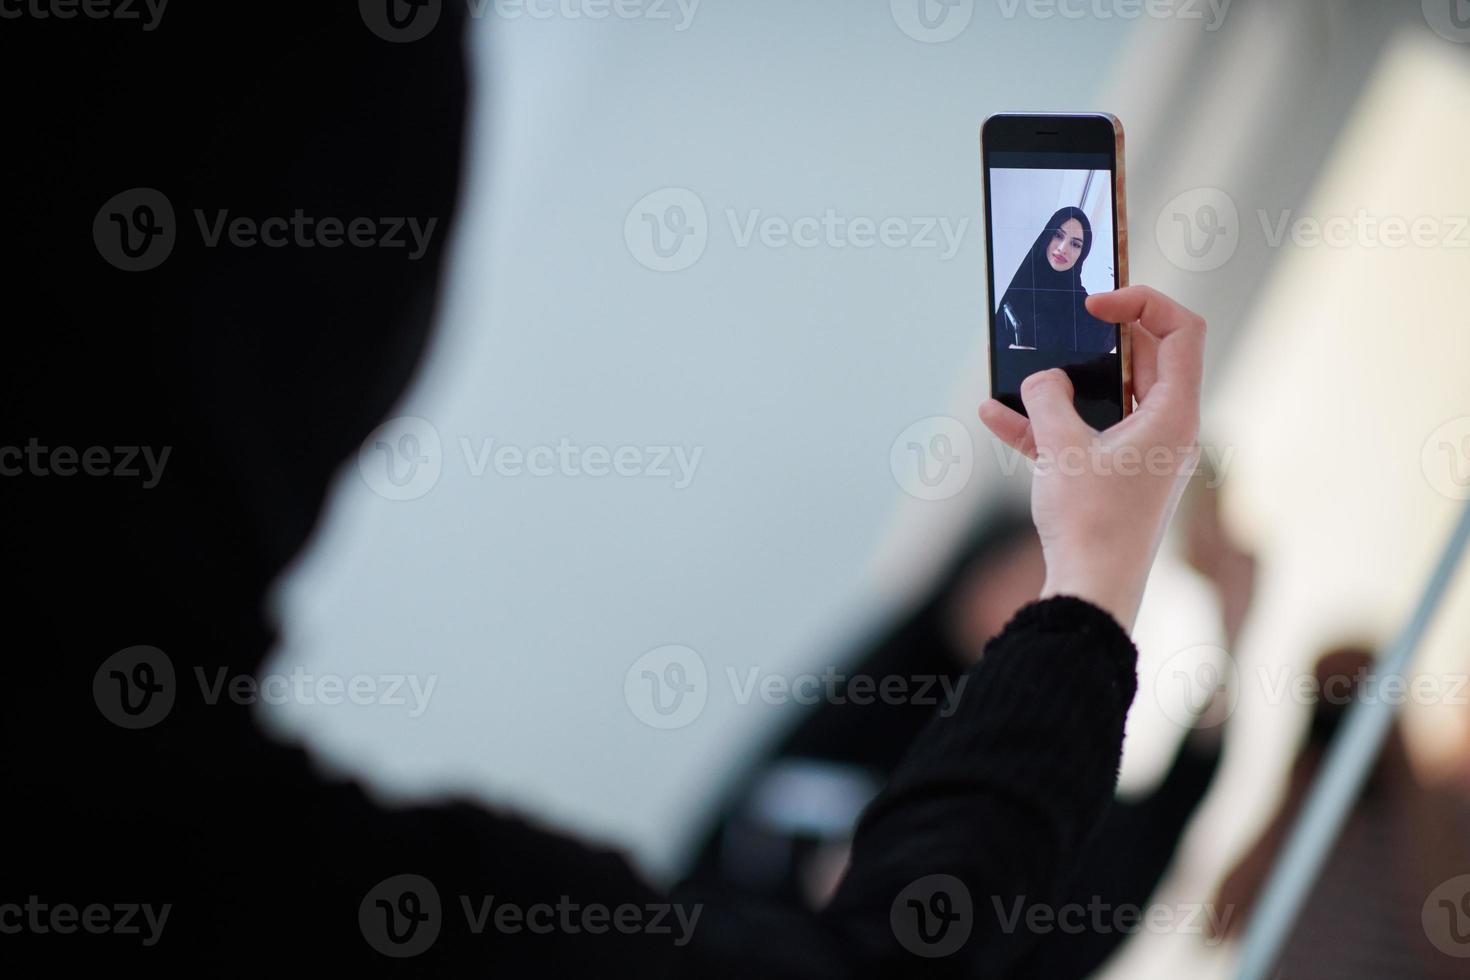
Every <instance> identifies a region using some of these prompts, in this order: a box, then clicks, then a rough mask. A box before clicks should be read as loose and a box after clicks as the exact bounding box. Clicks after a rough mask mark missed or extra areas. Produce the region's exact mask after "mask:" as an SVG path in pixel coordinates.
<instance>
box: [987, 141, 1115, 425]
mask: <svg viewBox="0 0 1470 980" xmlns="http://www.w3.org/2000/svg"><path fill="white" fill-rule="evenodd" d="M1001 119H1005V120H1006V125H1004V126H996V122H997V120H1001ZM1028 119H1029V120H1031V122H1030V123H1029V124H1027V123H1026V120H1028ZM1037 120H1041V122H1040V123H1038V122H1036V121H1037ZM1115 145H1116V144H1115V142H1114V134H1113V129H1112V126H1111V123H1110V121H1108V120H1107V119H1106V117H1060V118H1048V117H1009V118H1007V117H994V118H992V120H991V121H990V122H988V123H987V124H986V133H985V140H984V179H985V211H986V214H985V226H986V241H987V256H988V258H987V263H988V275H989V284H990V289H989V296H990V310H989V314H990V330H991V337H990V351H991V356H990V373H991V391H992V393H993V395H994V397H995V398H996V399H998V400H999V401H1001V402H1002V403H1004V404H1007V405H1009V406H1011V407H1012V408H1015V409H1016V410H1017V411H1024V408H1023V407H1022V405H1021V399H1020V390H1021V382H1022V381H1024V380H1025V379H1026V377H1027V376H1028V375H1031V374H1034V373H1036V372H1037V371H1042V370H1045V369H1047V368H1054V367H1060V368H1063V369H1064V370H1066V372H1067V374H1068V376H1069V377H1070V378H1071V381H1072V386H1073V388H1074V390H1075V392H1076V405H1077V411H1078V414H1080V415H1081V416H1082V418H1083V419H1084V420H1086V421H1087V422H1088V423H1089V424H1090V425H1092V426H1093V427H1094V428H1098V429H1103V428H1106V427H1108V426H1110V425H1112V424H1114V423H1116V422H1118V421H1119V420H1120V419H1122V417H1123V415H1124V405H1123V398H1124V392H1123V375H1122V357H1121V356H1120V352H1119V348H1120V328H1119V326H1118V324H1116V323H1107V322H1105V321H1102V320H1099V319H1098V318H1097V317H1094V316H1093V315H1092V314H1090V313H1089V312H1087V308H1086V306H1085V305H1084V301H1085V300H1086V298H1087V296H1088V295H1089V294H1091V293H1098V292H1107V291H1110V290H1113V289H1116V288H1118V283H1119V278H1118V266H1119V249H1118V235H1117V233H1116V229H1117V214H1118V202H1117V201H1115V200H1114V175H1115V170H1116V165H1117V164H1116V160H1115V157H1116V151H1115V149H1114V147H1115Z"/></svg>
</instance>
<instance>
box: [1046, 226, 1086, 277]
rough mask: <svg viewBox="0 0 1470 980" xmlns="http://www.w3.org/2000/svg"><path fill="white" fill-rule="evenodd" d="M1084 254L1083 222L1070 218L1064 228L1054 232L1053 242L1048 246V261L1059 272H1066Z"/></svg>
mask: <svg viewBox="0 0 1470 980" xmlns="http://www.w3.org/2000/svg"><path fill="white" fill-rule="evenodd" d="M1081 254H1082V222H1080V221H1078V220H1077V219H1076V218H1068V219H1067V220H1066V221H1063V222H1062V226H1061V227H1060V228H1058V229H1057V230H1056V231H1054V232H1052V236H1051V242H1050V243H1048V244H1047V246H1046V260H1047V261H1048V262H1050V263H1051V267H1052V268H1053V269H1055V270H1057V271H1058V272H1066V271H1067V270H1068V269H1070V268H1072V266H1074V265H1076V264H1077V257H1078V256H1079V255H1081Z"/></svg>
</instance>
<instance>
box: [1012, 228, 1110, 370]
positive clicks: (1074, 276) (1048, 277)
mask: <svg viewBox="0 0 1470 980" xmlns="http://www.w3.org/2000/svg"><path fill="white" fill-rule="evenodd" d="M1074 219H1075V220H1076V221H1077V223H1078V224H1080V225H1081V226H1082V254H1080V255H1079V256H1077V261H1076V262H1075V263H1073V265H1072V268H1070V269H1068V270H1066V271H1065V272H1058V271H1057V270H1056V269H1054V268H1052V265H1051V263H1050V262H1049V261H1047V258H1046V253H1047V250H1048V249H1049V248H1050V247H1051V243H1052V239H1053V238H1055V237H1056V235H1057V234H1058V233H1059V232H1060V231H1061V227H1062V225H1064V224H1066V223H1067V222H1068V221H1070V220H1074ZM1091 252H1092V223H1091V222H1090V221H1088V220H1087V215H1086V214H1084V213H1083V212H1082V210H1081V209H1080V208H1074V207H1065V208H1062V209H1060V210H1059V211H1057V212H1056V213H1055V214H1053V215H1052V216H1051V218H1049V219H1048V220H1047V223H1046V227H1045V228H1044V229H1043V230H1042V232H1041V234H1040V235H1038V236H1037V238H1036V241H1035V242H1034V243H1032V245H1031V249H1030V251H1028V252H1027V253H1026V258H1025V259H1023V260H1022V261H1021V267H1020V268H1019V269H1017V270H1016V274H1015V276H1014V277H1013V278H1012V279H1011V285H1010V288H1008V289H1007V290H1006V291H1005V295H1004V296H1002V297H1001V306H1000V309H999V311H998V312H997V313H996V318H995V322H996V326H995V329H996V339H997V342H998V343H999V344H1000V346H1001V347H1002V348H1005V347H1009V346H1010V345H1011V344H1019V345H1020V346H1022V347H1034V348H1036V349H1037V350H1069V351H1088V352H1093V353H1107V352H1108V351H1110V350H1112V349H1113V347H1114V346H1115V340H1114V336H1113V334H1114V330H1113V325H1112V324H1110V323H1104V322H1103V321H1101V320H1099V319H1098V318H1097V317H1095V316H1093V315H1092V314H1091V313H1088V312H1087V307H1086V306H1085V305H1084V304H1085V301H1086V299H1087V290H1086V289H1084V288H1083V287H1082V264H1083V263H1084V262H1086V261H1087V256H1088V255H1089V254H1090V253H1091Z"/></svg>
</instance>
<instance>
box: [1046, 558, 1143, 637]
mask: <svg viewBox="0 0 1470 980" xmlns="http://www.w3.org/2000/svg"><path fill="white" fill-rule="evenodd" d="M1063 595H1065V596H1074V597H1075V598H1078V599H1082V600H1085V601H1087V602H1090V603H1092V604H1093V605H1094V606H1097V607H1098V608H1099V609H1101V610H1103V612H1106V613H1107V614H1108V615H1110V616H1112V617H1113V619H1115V620H1117V621H1118V625H1119V626H1121V627H1123V630H1124V632H1127V633H1132V632H1133V624H1134V621H1135V620H1136V619H1137V618H1138V607H1139V604H1140V603H1141V602H1142V601H1143V586H1142V583H1141V582H1139V581H1137V576H1134V575H1131V574H1129V573H1127V572H1124V571H1121V570H1117V569H1113V570H1102V569H1096V570H1089V569H1084V568H1076V567H1061V568H1055V569H1054V568H1053V567H1052V565H1051V563H1050V562H1048V566H1047V573H1046V581H1045V582H1044V583H1043V584H1042V586H1041V595H1040V598H1042V599H1050V598H1052V597H1053V596H1063Z"/></svg>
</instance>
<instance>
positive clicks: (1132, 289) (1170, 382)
mask: <svg viewBox="0 0 1470 980" xmlns="http://www.w3.org/2000/svg"><path fill="white" fill-rule="evenodd" d="M1087 310H1088V312H1090V313H1091V314H1092V315H1093V316H1095V317H1097V318H1098V319H1100V320H1108V321H1111V322H1113V323H1129V322H1132V321H1134V320H1137V321H1138V322H1139V323H1141V324H1142V325H1143V328H1144V329H1145V330H1147V331H1148V332H1149V333H1151V334H1153V335H1154V336H1155V337H1157V338H1159V350H1158V385H1157V386H1159V387H1163V388H1164V390H1166V391H1176V392H1180V393H1192V394H1193V395H1194V396H1195V398H1196V399H1198V395H1199V388H1200V383H1201V380H1202V378H1203V375H1204V358H1205V321H1204V319H1203V318H1202V317H1200V315H1199V314H1197V313H1195V312H1194V311H1192V310H1188V309H1186V308H1184V307H1183V306H1180V305H1179V304H1178V303H1176V302H1174V301H1173V300H1172V299H1170V298H1169V297H1167V296H1165V295H1164V294H1163V293H1161V292H1159V291H1158V290H1157V289H1151V288H1150V287H1148V286H1128V287H1126V288H1124V289H1118V290H1114V291H1113V292H1111V293H1096V294H1094V295H1092V296H1089V297H1087Z"/></svg>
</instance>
